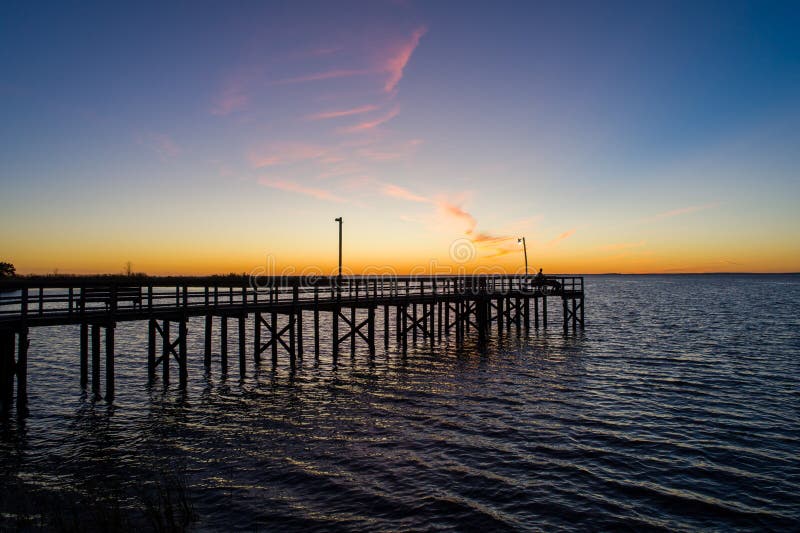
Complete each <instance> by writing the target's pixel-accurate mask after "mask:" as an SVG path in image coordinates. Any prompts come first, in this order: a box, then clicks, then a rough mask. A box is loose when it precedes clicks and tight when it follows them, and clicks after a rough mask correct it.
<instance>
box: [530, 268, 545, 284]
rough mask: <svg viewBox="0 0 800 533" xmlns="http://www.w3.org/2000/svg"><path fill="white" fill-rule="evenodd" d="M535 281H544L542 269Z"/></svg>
mask: <svg viewBox="0 0 800 533" xmlns="http://www.w3.org/2000/svg"><path fill="white" fill-rule="evenodd" d="M533 280H534V281H544V274H542V269H541V268H540V269H539V273H538V274H536V276H534V278H533Z"/></svg>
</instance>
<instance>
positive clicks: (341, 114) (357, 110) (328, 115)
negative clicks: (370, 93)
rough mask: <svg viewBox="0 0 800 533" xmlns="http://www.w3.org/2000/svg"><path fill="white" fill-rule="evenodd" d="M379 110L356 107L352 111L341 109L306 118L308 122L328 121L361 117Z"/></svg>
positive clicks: (374, 106) (373, 107)
mask: <svg viewBox="0 0 800 533" xmlns="http://www.w3.org/2000/svg"><path fill="white" fill-rule="evenodd" d="M378 109H379V107H378V106H376V105H363V106H360V107H354V108H352V109H339V110H336V111H325V112H323V113H316V114H314V115H308V116H306V120H328V119H332V118H340V117H350V116H353V115H361V114H363V113H369V112H371V111H376V110H378Z"/></svg>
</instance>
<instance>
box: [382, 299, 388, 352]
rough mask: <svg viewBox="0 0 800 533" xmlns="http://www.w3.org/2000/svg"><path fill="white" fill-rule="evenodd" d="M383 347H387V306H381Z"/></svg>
mask: <svg viewBox="0 0 800 533" xmlns="http://www.w3.org/2000/svg"><path fill="white" fill-rule="evenodd" d="M383 347H384V348H388V347H389V306H388V305H384V306H383Z"/></svg>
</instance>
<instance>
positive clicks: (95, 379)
mask: <svg viewBox="0 0 800 533" xmlns="http://www.w3.org/2000/svg"><path fill="white" fill-rule="evenodd" d="M92 395H94V397H95V398H99V397H100V326H98V325H97V324H92Z"/></svg>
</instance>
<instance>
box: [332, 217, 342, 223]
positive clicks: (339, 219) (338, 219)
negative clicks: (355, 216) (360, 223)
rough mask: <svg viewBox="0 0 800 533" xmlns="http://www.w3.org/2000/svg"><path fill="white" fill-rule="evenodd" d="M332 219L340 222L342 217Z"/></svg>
mask: <svg viewBox="0 0 800 533" xmlns="http://www.w3.org/2000/svg"><path fill="white" fill-rule="evenodd" d="M333 221H334V222H341V221H342V217H336V218H334V219H333Z"/></svg>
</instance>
